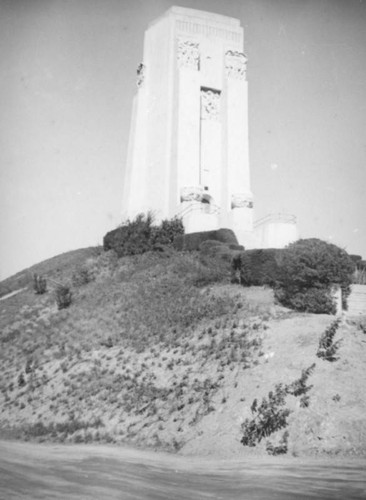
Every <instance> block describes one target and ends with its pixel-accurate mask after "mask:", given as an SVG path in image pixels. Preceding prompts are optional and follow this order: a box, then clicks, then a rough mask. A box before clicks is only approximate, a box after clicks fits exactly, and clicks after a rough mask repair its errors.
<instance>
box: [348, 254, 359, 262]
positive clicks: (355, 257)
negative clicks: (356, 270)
mask: <svg viewBox="0 0 366 500" xmlns="http://www.w3.org/2000/svg"><path fill="white" fill-rule="evenodd" d="M349 257H350V259H352V262H354V263H355V264H356V265H357V264H358V263H359V262H360V261H361V260H362V257H361V255H353V254H352V255H351V254H350V256H349Z"/></svg>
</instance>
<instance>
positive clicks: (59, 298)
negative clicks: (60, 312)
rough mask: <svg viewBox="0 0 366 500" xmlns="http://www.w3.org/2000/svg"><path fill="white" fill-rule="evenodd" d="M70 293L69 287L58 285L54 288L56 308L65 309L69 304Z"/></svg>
mask: <svg viewBox="0 0 366 500" xmlns="http://www.w3.org/2000/svg"><path fill="white" fill-rule="evenodd" d="M71 300H72V294H71V291H70V287H68V286H66V285H58V286H57V288H56V302H57V307H58V309H66V308H67V307H69V305H70V304H71Z"/></svg>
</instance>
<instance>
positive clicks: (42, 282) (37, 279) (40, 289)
mask: <svg viewBox="0 0 366 500" xmlns="http://www.w3.org/2000/svg"><path fill="white" fill-rule="evenodd" d="M33 290H34V291H35V293H36V294H38V295H42V294H43V293H46V292H47V280H46V278H45V277H44V276H41V275H40V274H37V273H34V274H33Z"/></svg>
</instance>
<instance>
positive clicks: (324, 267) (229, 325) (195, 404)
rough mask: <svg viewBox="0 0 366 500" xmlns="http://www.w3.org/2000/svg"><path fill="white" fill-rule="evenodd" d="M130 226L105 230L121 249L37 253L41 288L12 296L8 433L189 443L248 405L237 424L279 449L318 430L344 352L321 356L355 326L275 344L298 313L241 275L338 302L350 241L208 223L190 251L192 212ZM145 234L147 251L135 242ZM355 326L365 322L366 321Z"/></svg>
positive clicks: (4, 329) (1, 320) (1, 426)
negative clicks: (269, 243)
mask: <svg viewBox="0 0 366 500" xmlns="http://www.w3.org/2000/svg"><path fill="white" fill-rule="evenodd" d="M126 227H127V229H126ZM133 228H134V229H136V228H137V231H133V230H132V229H133ZM120 229H121V228H118V230H117V232H115V233H113V234H112V236H110V237H109V238H107V237H106V238H105V246H107V247H108V245H109V244H112V245H115V248H114V249H112V250H106V251H104V252H102V251H101V249H92V250H88V249H85V251H84V253H83V254H82V252H81V251H80V252H79V253H77V254H74V253H73V254H72V255H71V256H69V255H67V254H66V255H64V256H63V259H62V258H56V259H55V260H54V261H53V262H54V264H55V267H52V265H50V264H49V262H50V261H47V262H48V263H47V264H43V263H41V264H39V265H38V266H34V267H33V269H32V273H29V272H28V273H25V274H26V275H27V276H28V278H27V279H28V282H27V284H28V288H27V289H26V290H23V291H22V292H21V293H19V294H18V295H15V296H14V297H11V298H9V299H7V300H6V301H4V303H3V304H4V307H3V309H2V311H1V313H0V328H1V335H0V362H1V364H2V374H1V376H0V432H1V433H2V435H4V433H5V434H7V435H10V436H12V437H21V438H26V439H32V438H37V439H40V440H44V439H48V440H55V441H61V442H63V441H68V442H91V441H93V442H97V441H103V442H116V443H122V442H128V443H136V444H143V445H145V446H154V447H162V448H165V449H169V450H175V451H176V450H179V449H180V448H181V447H182V446H186V447H187V446H188V447H189V445H190V443H192V442H196V441H197V440H199V439H200V437H201V436H204V435H206V434H209V433H210V432H211V427H210V425H212V424H213V423H215V422H221V424H223V425H226V421H227V420H228V419H230V418H231V414H232V411H233V408H238V407H240V414H241V415H242V416H243V419H242V420H241V425H240V423H239V422H237V423H236V424H235V426H234V430H233V428H232V425H231V424H230V425H231V427H230V426H229V427H230V432H231V434H233V435H234V434H235V433H236V434H235V440H234V442H236V443H238V444H239V446H240V442H241V444H243V445H244V446H246V447H249V448H250V449H251V450H252V449H253V448H258V447H260V446H262V448H263V447H264V449H265V450H267V453H269V454H271V455H277V454H282V453H286V452H287V450H288V449H293V446H294V439H295V436H294V433H295V432H296V429H300V428H303V429H304V432H308V430H307V429H308V427H307V425H308V424H307V422H308V421H309V419H310V413H308V408H309V406H311V405H312V402H313V400H312V399H311V396H312V393H310V390H311V389H312V387H313V386H312V385H308V384H307V380H308V378H309V376H310V375H312V376H313V377H316V376H317V377H318V380H320V381H321V382H320V383H319V381H318V386H317V390H318V391H319V390H320V388H322V389H323V387H322V380H323V379H322V377H323V376H324V375H322V373H323V374H324V373H328V372H327V370H328V371H329V370H330V368H327V367H329V366H333V364H334V363H323V362H322V361H320V363H319V365H322V366H321V367H319V368H318V367H317V369H316V370H315V374H313V372H314V367H315V364H314V362H313V361H314V359H316V356H317V357H318V358H321V360H324V361H331V362H334V361H337V360H339V359H341V354H340V352H339V351H340V350H341V348H342V349H344V346H345V345H347V342H346V339H342V343H341V340H340V339H338V340H335V336H336V334H338V332H339V329H340V322H339V321H338V320H337V321H335V322H332V323H330V324H329V320H327V326H326V328H325V331H324V332H323V334H322V335H321V336H319V337H318V338H316V339H313V340H312V342H313V345H314V346H315V347H314V348H313V349H312V350H311V349H309V350H308V351H309V352H308V353H307V354H306V355H305V354H304V353H305V351H306V346H307V345H308V343H309V339H308V337H309V338H310V337H311V336H312V333H313V332H312V330H311V329H310V331H309V332H307V333H306V335H305V336H304V338H302V337H301V336H300V337H299V336H298V337H296V335H292V334H291V335H288V336H287V337H284V339H285V342H289V341H290V340H291V339H292V338H293V339H295V340H293V341H295V342H300V344H299V345H301V348H300V347H299V346H298V345H296V349H295V348H294V347H292V350H290V352H287V351H288V350H287V347H286V345H284V346H282V345H281V344H278V343H277V344H276V342H277V340H276V339H275V344H276V347H275V350H273V351H271V350H272V349H273V346H272V345H271V344H272V343H273V338H272V340H269V339H270V338H271V335H270V334H271V329H273V328H274V325H275V324H276V322H277V323H278V319H281V318H282V319H283V318H288V319H291V318H292V317H293V316H292V314H293V313H291V312H286V311H284V310H283V309H281V308H278V309H277V308H276V307H275V305H274V302H273V294H272V292H271V291H270V290H269V289H268V288H267V289H265V288H261V289H260V290H258V289H255V288H252V289H250V288H248V287H247V286H246V287H242V286H239V285H236V284H235V281H237V282H239V283H240V284H241V285H243V284H244V285H248V284H249V283H256V284H270V285H271V286H272V287H274V288H275V290H276V294H277V296H278V297H279V298H281V297H280V290H281V288H282V293H284V294H285V300H283V303H285V304H288V305H291V307H297V308H298V309H300V310H302V311H309V310H311V308H312V306H311V301H314V298H317V303H318V304H319V303H320V304H321V307H323V306H324V304H325V305H326V306H327V307H328V305H327V304H328V302H327V300H328V299H327V297H328V295H327V294H328V293H329V290H330V288H329V287H330V285H331V284H333V283H338V284H339V285H340V286H342V287H344V289H345V290H347V286H349V279H350V278H349V276H350V271H351V266H350V265H349V260H348V256H347V254H345V253H343V251H340V249H337V247H335V248H333V247H334V245H333V246H330V247H329V246H327V245H328V244H325V242H320V240H300V242H297V244H293V245H290V246H289V247H288V248H287V249H285V250H284V251H273V250H269V251H260V250H255V251H249V252H246V251H243V249H242V248H240V247H239V246H238V245H237V244H236V243H233V242H230V241H229V240H230V238H231V236H230V234H229V233H227V232H225V231H224V233H223V234H224V240H225V241H222V238H221V236H222V234H221V233H220V234H221V236H220V235H219V236H220V238H221V239H216V238H217V237H218V236H217V234H211V233H210V236H211V237H212V238H213V239H210V238H209V239H207V238H208V236H209V235H208V234H204V233H197V234H196V235H194V237H193V238H191V239H189V238H188V239H187V242H188V243H189V245H191V246H194V248H195V250H191V251H189V252H188V251H183V252H182V251H177V250H176V249H174V246H173V243H174V241H176V239H177V237H178V239H179V238H180V239H181V241H183V242H184V241H185V239H184V236H182V234H181V228H180V222H179V221H177V220H173V221H165V222H164V223H163V224H161V225H160V226H154V225H153V224H152V218H150V216H146V217H145V216H139V217H138V218H137V219H135V220H134V221H130V222H128V223H127V226H124V227H123V228H122V231H120ZM106 236H108V235H106ZM182 238H183V239H182ZM225 238H226V239H225ZM226 240H227V241H226ZM108 242H109V243H108ZM140 243H141V249H143V252H137V250H136V249H137V247H138V246H139V244H140ZM188 243H187V245H188ZM126 253H127V254H128V255H126ZM285 253H286V258H285V257H284V255H285ZM353 269H354V267H353ZM337 280H338V281H337ZM233 282H234V284H232V283H233ZM7 283H8V285H9V284H12V285H14V283H15V281H12V280H11V279H10V280H7ZM8 285H7V286H8ZM314 290H315V291H316V293H315V292H314ZM290 291H292V292H293V295H292V296H291V297H292V298H291V297H290V298H289V295H287V296H286V293H287V294H289V293H290ZM306 293H308V294H309V295H308V296H307V297H305V299H304V294H305V295H306ZM301 294H302V295H301ZM316 294H319V295H316ZM251 296H253V297H257V299H256V300H254V301H253V300H251ZM258 297H259V300H258ZM268 297H270V299H269V300H268ZM286 297H287V298H286ZM264 298H266V299H265V300H263V299H264ZM290 299H291V300H292V302H291V301H290ZM310 299H311V300H310ZM286 301H287V302H286ZM296 301H298V302H296ZM299 304H300V305H299ZM309 304H310V306H309ZM328 309H329V308H328ZM328 309H327V311H328ZM331 311H332V309H329V311H328V312H331ZM317 312H321V311H320V310H317ZM298 317H299V316H294V318H295V319H298ZM273 320H276V321H273ZM304 320H306V325H307V324H308V323H307V322H308V321H309V318H307V317H306V318H304ZM295 326H296V325H295ZM356 326H357V328H356V333H357V335H363V334H364V333H365V329H364V328H363V326H364V325H363V322H359V324H357V325H356ZM278 333H279V332H277V335H278ZM301 335H302V334H301ZM296 339H297V340H296ZM304 346H305V348H304ZM298 347H299V348H298ZM281 349H283V351H284V353H285V352H286V355H288V356H289V360H290V361H291V363H290V362H288V364H287V365H286V364H285V365H283V363H281V360H280V359H279V361H278V364H277V365H276V366H277V369H275V370H274V371H271V369H270V368H268V369H267V367H266V365H267V363H270V362H272V361H270V360H272V357H273V356H277V353H278V352H281ZM316 349H318V350H316ZM284 355H285V354H282V356H284ZM336 364H338V363H336ZM306 366H307V368H306ZM276 370H277V371H276ZM291 370H292V373H293V374H292V375H291V376H289V372H290V371H291ZM337 370H341V367H339V368H337ZM318 371H319V374H318ZM266 372H268V376H267V382H268V380H269V381H270V383H271V387H272V390H271V387H270V386H269V385H268V383H267V382H266V379H263V380H262V382H263V381H264V384H261V383H260V382H259V380H260V377H263V373H266ZM279 372H281V373H282V376H281V377H282V378H281V377H280V378H279V379H278V378H276V383H275V384H274V389H273V383H274V381H273V376H274V375H273V374H274V373H276V377H277V375H278V374H279ZM335 373H336V372H333V377H335V378H336V375H335ZM266 383H267V385H266ZM262 385H263V386H262ZM340 392H341V390H339V392H335V391H333V392H332V393H330V394H327V395H326V398H328V399H330V402H329V403H327V404H331V405H332V404H333V405H334V404H340V401H341V398H345V396H344V394H342V396H341V395H340ZM244 394H245V396H244ZM266 394H268V395H266ZM323 399H324V397H323ZM250 401H252V403H251V405H250ZM342 401H343V399H342ZM316 404H317V406H316V412H317V411H318V410H319V406H320V403H319V399H318V400H317V403H316ZM311 410H312V414H313V413H314V411H313V408H312V406H311ZM225 411H227V415H226V417H225V418H226V420H225V419H224V418H223V417H222V415H223V414H224V413H225ZM249 411H250V414H249V413H248V412H249ZM327 411H328V410H327ZM295 414H296V419H297V420H296V422H295V424H294V423H293V422H294V418H295ZM324 418H326V417H324ZM304 422H305V423H304ZM221 424H220V425H221ZM311 425H313V426H315V428H316V426H317V425H318V424H317V423H316V422H315V421H314V422H312V424H311ZM299 426H300V427H299ZM301 426H302V427H301ZM212 429H213V427H212ZM240 429H241V434H240ZM212 432H213V431H212ZM309 432H310V431H309ZM317 432H318V433H319V434H321V431H320V430H319V431H317ZM269 436H271V441H268V440H267V441H266V443H265V444H264V443H262V441H264V438H268V437H269ZM314 439H317V438H316V436H315V437H314ZM319 439H320V438H319ZM321 439H322V438H321ZM291 447H292V448H291Z"/></svg>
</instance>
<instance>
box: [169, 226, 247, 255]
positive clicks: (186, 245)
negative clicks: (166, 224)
mask: <svg viewBox="0 0 366 500" xmlns="http://www.w3.org/2000/svg"><path fill="white" fill-rule="evenodd" d="M207 240H215V241H220V242H222V243H225V244H227V245H238V240H237V238H236V236H235V234H234V232H233V231H232V230H231V229H226V228H222V229H217V230H215V231H200V232H197V233H190V234H184V235H180V236H178V237H177V238H176V239H175V241H174V246H175V248H176V249H177V250H187V251H194V250H199V248H200V245H201V244H202V243H203V242H204V241H207Z"/></svg>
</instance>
